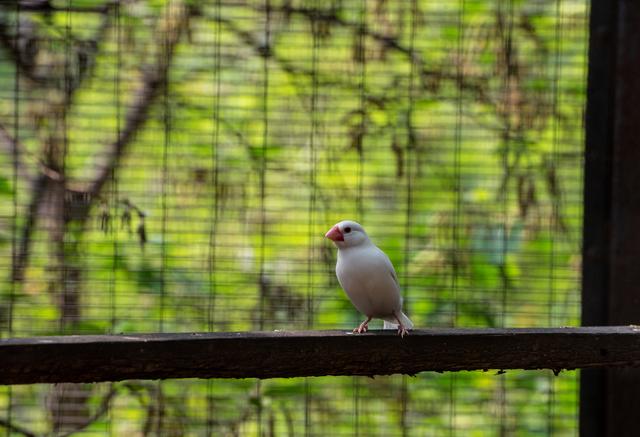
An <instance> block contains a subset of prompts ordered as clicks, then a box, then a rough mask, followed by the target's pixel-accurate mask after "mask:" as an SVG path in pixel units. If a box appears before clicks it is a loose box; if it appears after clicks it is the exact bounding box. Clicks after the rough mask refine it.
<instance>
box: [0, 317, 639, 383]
mask: <svg viewBox="0 0 640 437" xmlns="http://www.w3.org/2000/svg"><path fill="white" fill-rule="evenodd" d="M613 366H618V367H640V327H633V326H630V327H594V328H544V329H425V330H417V331H412V332H411V333H410V335H408V336H406V337H405V338H400V337H398V336H396V335H395V333H394V332H392V331H374V332H370V333H368V334H363V335H355V334H351V333H350V332H344V331H303V332H277V331H276V332H237V333H235V332H234V333H206V334H205V333H194V334H144V335H112V336H110V335H72V336H63V337H37V338H14V339H5V340H0V384H31V383H57V382H96V381H120V380H125V379H165V378H282V377H284V378H289V377H299V376H323V375H367V376H374V375H390V374H409V375H414V374H416V373H419V372H424V371H436V372H442V371H460V370H489V369H552V370H554V371H556V372H559V371H560V370H562V369H576V368H597V367H613Z"/></svg>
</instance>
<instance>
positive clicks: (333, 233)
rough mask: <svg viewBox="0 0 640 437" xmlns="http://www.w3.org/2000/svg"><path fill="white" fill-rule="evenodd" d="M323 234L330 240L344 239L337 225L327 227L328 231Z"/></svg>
mask: <svg viewBox="0 0 640 437" xmlns="http://www.w3.org/2000/svg"><path fill="white" fill-rule="evenodd" d="M324 236H325V237H327V238H328V239H329V240H331V241H344V235H342V232H340V228H338V226H337V225H336V226H334V227H332V228H331V229H329V232H327V233H326V234H324Z"/></svg>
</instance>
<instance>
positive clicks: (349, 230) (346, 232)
mask: <svg viewBox="0 0 640 437" xmlns="http://www.w3.org/2000/svg"><path fill="white" fill-rule="evenodd" d="M349 232H351V228H350V227H349V226H347V227H346V228H344V233H345V234H348V233H349Z"/></svg>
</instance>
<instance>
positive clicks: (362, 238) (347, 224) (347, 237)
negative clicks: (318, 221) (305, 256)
mask: <svg viewBox="0 0 640 437" xmlns="http://www.w3.org/2000/svg"><path fill="white" fill-rule="evenodd" d="M324 236H325V237H327V238H328V239H329V240H331V241H333V243H334V244H335V245H336V246H338V247H339V248H342V247H352V246H357V245H359V244H362V243H364V242H366V241H369V237H368V236H367V233H366V232H365V231H364V229H363V227H362V226H361V225H360V223H356V222H354V221H351V220H343V221H341V222H340V223H337V224H336V225H334V226H333V227H332V228H331V229H329V232H327V233H326V234H325V235H324Z"/></svg>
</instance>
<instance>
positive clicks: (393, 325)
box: [382, 311, 413, 329]
mask: <svg viewBox="0 0 640 437" xmlns="http://www.w3.org/2000/svg"><path fill="white" fill-rule="evenodd" d="M398 318H399V319H400V321H401V322H402V324H403V325H404V327H405V328H407V329H413V322H412V321H411V320H410V319H409V317H407V315H406V314H405V313H403V312H402V311H400V313H399V314H398ZM382 329H398V323H397V321H396V319H395V318H394V317H390V318H388V319H385V320H384V326H383V327H382Z"/></svg>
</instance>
